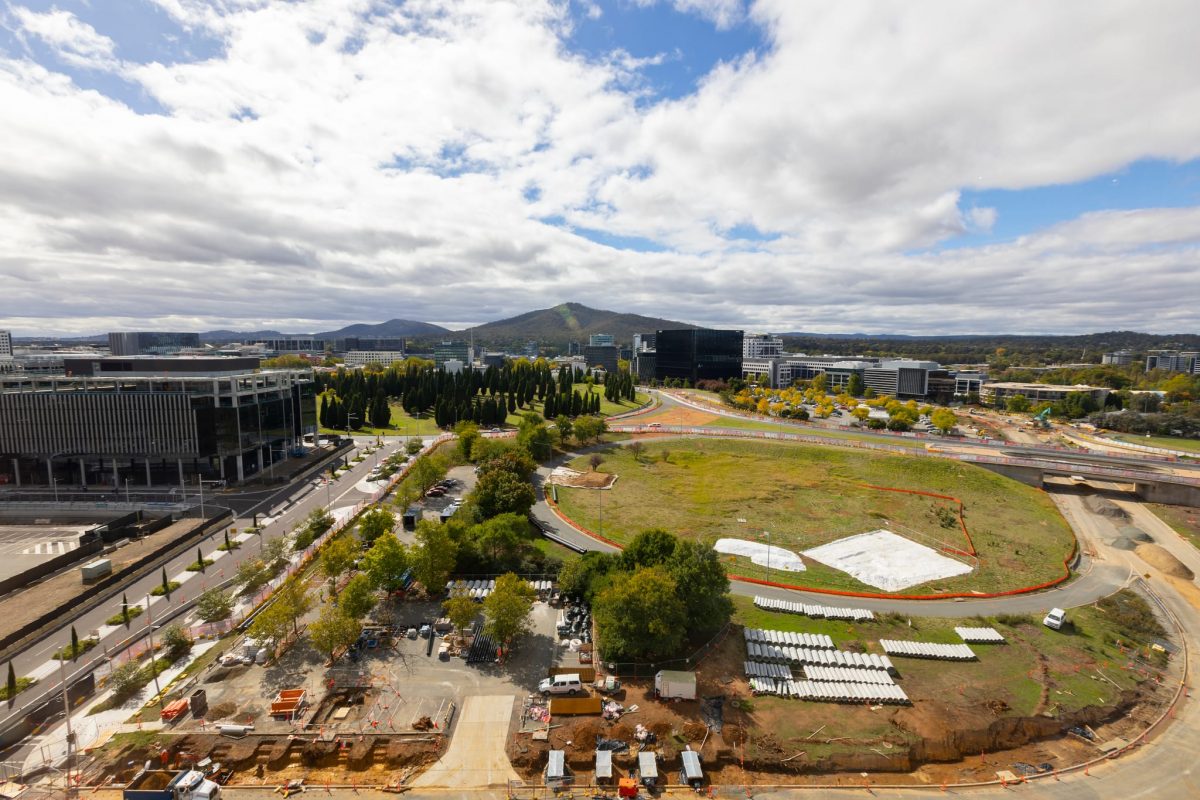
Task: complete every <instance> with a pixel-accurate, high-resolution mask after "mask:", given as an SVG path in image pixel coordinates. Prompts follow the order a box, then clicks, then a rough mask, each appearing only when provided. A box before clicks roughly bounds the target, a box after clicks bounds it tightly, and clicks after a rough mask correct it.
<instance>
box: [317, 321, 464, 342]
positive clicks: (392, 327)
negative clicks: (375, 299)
mask: <svg viewBox="0 0 1200 800" xmlns="http://www.w3.org/2000/svg"><path fill="white" fill-rule="evenodd" d="M447 333H450V329H449V328H443V327H442V326H441V325H434V324H433V323H430V322H417V321H416V320H411V319H389V320H388V321H387V322H380V323H378V324H376V325H372V324H370V323H363V322H360V323H357V324H355V325H347V326H346V327H344V328H338V329H337V330H336V331H325V332H324V333H315V334H313V335H314V336H316V337H317V338H318V339H342V338H344V337H346V336H358V337H361V338H367V339H370V338H390V337H398V336H442V335H444V334H447Z"/></svg>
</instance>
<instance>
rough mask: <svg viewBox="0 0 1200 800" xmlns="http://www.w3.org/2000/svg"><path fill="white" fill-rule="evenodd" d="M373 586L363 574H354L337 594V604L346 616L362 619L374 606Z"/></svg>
mask: <svg viewBox="0 0 1200 800" xmlns="http://www.w3.org/2000/svg"><path fill="white" fill-rule="evenodd" d="M375 602H376V597H375V587H373V586H372V585H371V579H370V578H369V577H367V576H366V575H363V574H361V573H360V574H358V575H355V576H354V577H353V578H351V579H350V582H349V583H347V584H346V588H345V589H343V590H342V593H341V595H339V596H338V606H340V607H341V609H342V612H343V613H344V614H346V616H349V617H353V618H354V619H362V618H363V617H365V616H366V615H367V614H368V613H369V612H370V610H371V609H372V608H374V607H375Z"/></svg>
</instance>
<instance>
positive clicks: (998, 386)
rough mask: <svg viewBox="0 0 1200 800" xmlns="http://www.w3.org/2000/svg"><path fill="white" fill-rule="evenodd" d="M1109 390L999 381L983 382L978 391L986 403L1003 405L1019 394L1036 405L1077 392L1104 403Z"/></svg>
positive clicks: (1098, 387) (1080, 386) (1057, 399)
mask: <svg viewBox="0 0 1200 800" xmlns="http://www.w3.org/2000/svg"><path fill="white" fill-rule="evenodd" d="M1110 391H1112V390H1111V389H1105V388H1103V387H1100V386H1086V385H1084V384H1076V385H1075V386H1059V385H1057V384H1049V383H1019V382H1016V381H1001V382H998V383H985V384H983V387H982V389H981V390H980V392H979V399H980V400H981V401H982V402H983V403H985V404H987V405H994V406H1003V405H1004V404H1005V403H1006V402H1007V401H1008V399H1009V398H1010V397H1013V396H1015V395H1021V396H1022V397H1024V398H1025V399H1026V400H1029V402H1030V403H1032V404H1033V405H1037V404H1038V403H1046V402H1048V403H1057V402H1058V401H1060V400H1063V399H1065V398H1066V396H1067V395H1069V394H1072V393H1075V392H1079V393H1081V394H1086V395H1090V396H1091V398H1092V399H1093V400H1095V401H1096V403H1097V404H1099V405H1104V400H1105V399H1106V398H1107V397H1108V394H1109V392H1110Z"/></svg>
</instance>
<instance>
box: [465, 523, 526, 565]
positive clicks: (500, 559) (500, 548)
mask: <svg viewBox="0 0 1200 800" xmlns="http://www.w3.org/2000/svg"><path fill="white" fill-rule="evenodd" d="M530 531H531V528H530V525H529V519H528V518H527V517H525V516H523V515H521V514H512V513H509V514H500V515H498V516H495V517H492V518H491V519H488V520H484V521H483V522H481V523H480V524H479V525H476V526H475V528H474V529H473V531H472V533H474V539H475V544H476V546H477V547H479V549H480V550H481V551H484V552H486V553H487V554H488V555H490V556H491V558H492V562H493V564H505V563H508V562H509V561H511V560H513V559H515V558H516V557H517V556H519V555H520V552H521V545H522V544H524V543H525V542H527V541H529V540H530V538H531V537H530Z"/></svg>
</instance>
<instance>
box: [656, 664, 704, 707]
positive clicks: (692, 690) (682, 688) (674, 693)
mask: <svg viewBox="0 0 1200 800" xmlns="http://www.w3.org/2000/svg"><path fill="white" fill-rule="evenodd" d="M654 691H655V692H656V693H657V694H658V696H659V697H679V698H682V699H684V700H695V699H696V673H694V672H683V671H681V670H674V669H664V670H660V671H659V672H658V673H657V674H655V676H654Z"/></svg>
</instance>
